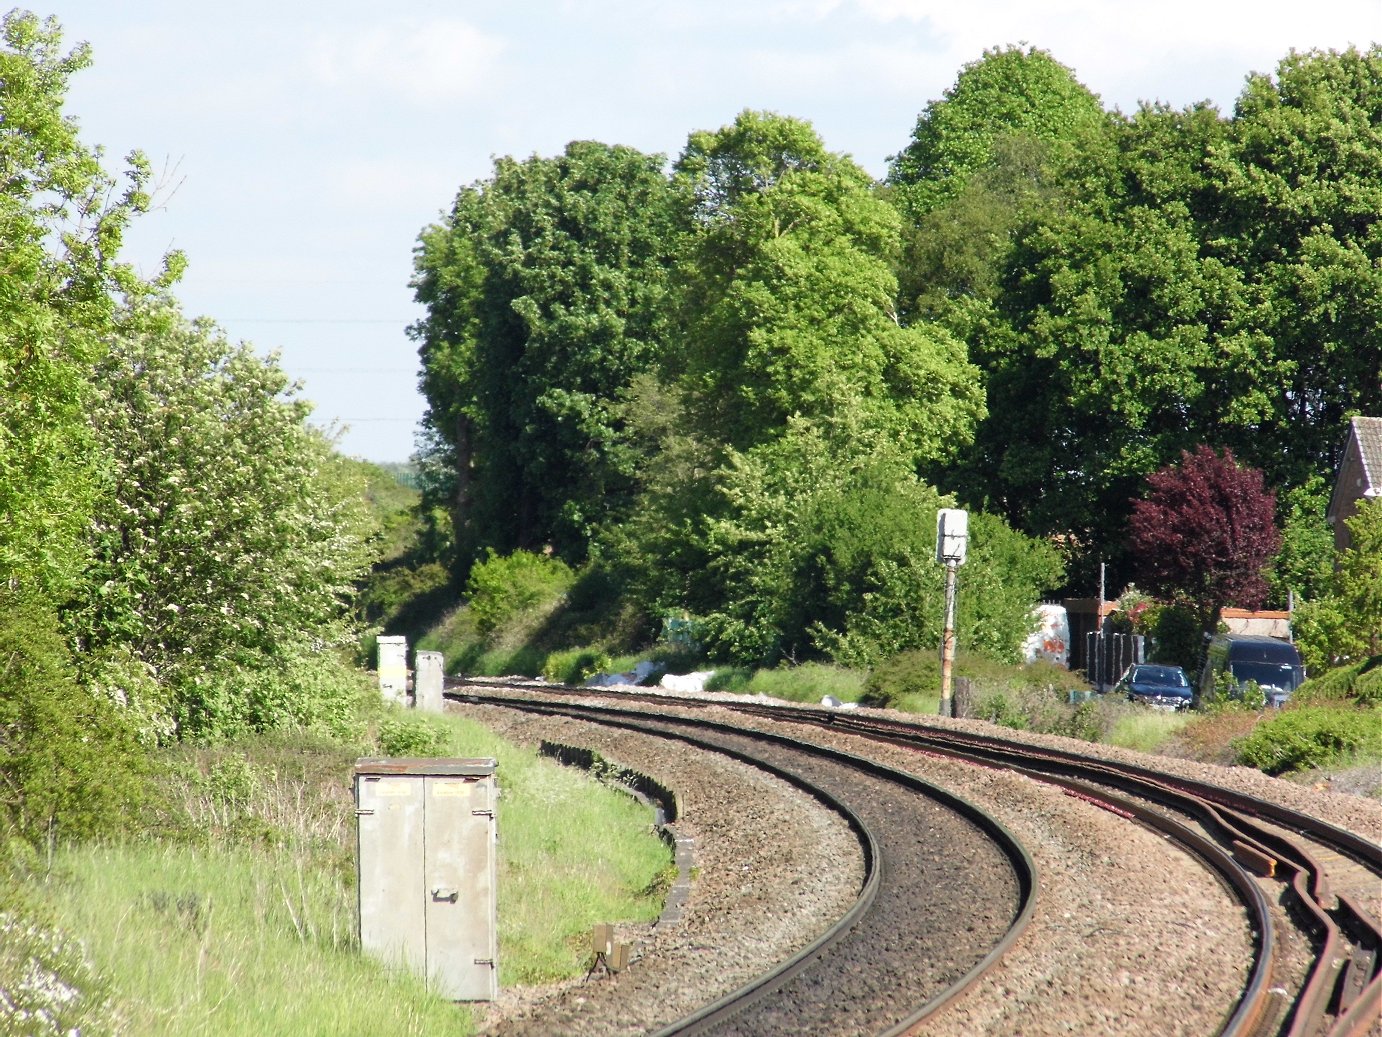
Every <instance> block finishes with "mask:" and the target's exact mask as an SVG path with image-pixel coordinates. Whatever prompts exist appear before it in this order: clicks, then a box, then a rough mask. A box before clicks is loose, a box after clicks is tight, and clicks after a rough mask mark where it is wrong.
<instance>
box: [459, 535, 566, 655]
mask: <svg viewBox="0 0 1382 1037" xmlns="http://www.w3.org/2000/svg"><path fill="white" fill-rule="evenodd" d="M575 582H576V577H575V574H574V573H572V571H571V568H570V567H569V566H568V565H567V564H566V563H565V562H563V561H561V560H560V559H558V558H549V557H546V556H545V555H538V554H533V553H532V552H530V551H515V552H514V553H513V554H511V555H507V556H504V557H500V556H499V555H497V554H495V552H494V550H493V549H492V548H491V549H490V551H489V553H488V555H487V557H486V558H485V560H484V561H481V562H477V563H475V565H474V567H473V568H472V569H471V570H470V577H469V579H468V580H467V581H466V596H467V598H468V600H469V603H470V612H471V615H472V617H473V618H474V622H475V629H476V630H477V631H478V632H479V633H480V634H481V635H482V636H487V635H489V634H491V633H493V632H494V631H495V630H497V629H498V628H499V627H501V626H506V625H508V624H509V623H510V621H511V620H513V619H516V618H518V617H522V616H525V615H530V614H533V613H541V612H544V611H548V610H550V608H551V607H552V606H554V605H556V604H557V603H558V602H559V601H560V600H561V599H562V598H563V597H564V596H565V595H566V594H567V592H568V591H570V590H571V587H572V585H573V584H574V583H575Z"/></svg>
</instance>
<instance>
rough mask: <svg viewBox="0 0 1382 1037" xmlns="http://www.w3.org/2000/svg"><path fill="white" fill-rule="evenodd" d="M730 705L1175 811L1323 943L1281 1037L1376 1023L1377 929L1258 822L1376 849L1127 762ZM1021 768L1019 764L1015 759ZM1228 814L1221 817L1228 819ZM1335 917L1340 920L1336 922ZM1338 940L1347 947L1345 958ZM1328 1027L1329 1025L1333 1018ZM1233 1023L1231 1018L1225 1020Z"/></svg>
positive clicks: (1336, 1036) (1358, 850)
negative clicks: (1286, 900)
mask: <svg viewBox="0 0 1382 1037" xmlns="http://www.w3.org/2000/svg"><path fill="white" fill-rule="evenodd" d="M728 708H730V709H734V710H736V711H739V712H747V713H751V714H752V715H755V716H766V717H770V718H772V719H774V720H782V721H791V720H793V719H796V720H798V721H801V720H806V721H808V722H811V723H817V724H821V725H823V726H827V727H832V728H836V729H839V730H844V731H850V732H853V733H856V734H859V735H861V736H863V737H869V738H875V739H882V740H886V741H889V742H892V743H894V744H900V745H903V746H904V747H905V746H908V745H910V746H912V747H918V746H924V747H925V748H926V749H927V750H929V751H932V752H943V753H946V754H947V755H952V756H962V757H968V758H975V759H980V760H982V761H983V762H985V763H987V764H992V763H994V762H995V761H997V762H1001V763H1002V764H1003V765H1004V766H1007V767H1009V768H1011V769H1014V770H1022V771H1024V772H1026V773H1029V774H1032V776H1034V777H1041V778H1043V780H1055V778H1054V776H1053V774H1052V769H1053V768H1057V769H1066V770H1070V771H1072V772H1075V773H1080V774H1084V775H1086V776H1087V777H1088V778H1089V779H1091V780H1093V781H1095V782H1098V783H1100V784H1112V785H1114V786H1116V787H1124V788H1132V789H1133V790H1134V791H1135V792H1136V794H1138V795H1140V796H1143V797H1144V798H1148V799H1152V800H1154V801H1158V802H1162V803H1165V804H1166V805H1168V806H1170V807H1171V808H1172V809H1176V810H1180V811H1182V812H1184V813H1188V814H1190V815H1191V816H1196V817H1198V819H1199V820H1200V822H1201V823H1202V824H1204V825H1205V826H1206V827H1207V828H1210V829H1212V830H1217V831H1220V832H1222V833H1224V834H1225V836H1226V840H1227V841H1228V842H1229V843H1230V844H1231V845H1232V846H1233V848H1234V850H1235V852H1236V853H1237V854H1238V855H1239V856H1242V857H1246V858H1248V859H1250V860H1252V861H1255V862H1256V863H1257V864H1258V865H1259V867H1260V868H1264V869H1265V871H1266V873H1267V874H1268V875H1269V876H1272V875H1274V874H1275V871H1276V869H1277V868H1278V867H1280V868H1282V869H1283V870H1285V871H1286V872H1288V873H1289V877H1290V881H1289V883H1287V884H1288V886H1289V888H1290V889H1291V890H1292V892H1293V893H1294V894H1295V896H1296V903H1297V906H1298V907H1299V909H1300V910H1301V911H1302V912H1303V913H1304V914H1305V915H1306V916H1307V925H1308V928H1310V929H1311V930H1313V932H1314V933H1315V935H1316V938H1317V940H1318V942H1319V945H1320V950H1319V953H1317V954H1316V956H1315V962H1314V965H1313V966H1312V968H1311V970H1310V974H1309V976H1308V977H1307V979H1306V982H1305V984H1304V985H1303V987H1302V988H1301V991H1300V994H1299V995H1298V996H1297V998H1296V999H1295V1001H1294V1003H1293V1004H1292V1005H1291V1008H1290V1011H1289V1013H1288V1016H1287V1028H1286V1030H1285V1031H1284V1032H1285V1034H1286V1037H1309V1035H1315V1034H1325V1035H1328V1037H1359V1035H1361V1034H1362V1033H1363V1032H1364V1031H1365V1030H1366V1029H1367V1028H1368V1026H1369V1025H1371V1024H1372V1023H1373V1022H1375V1021H1376V1018H1377V1013H1378V1009H1379V1006H1382V959H1380V956H1379V953H1378V948H1379V945H1382V928H1379V926H1378V923H1377V922H1376V921H1375V920H1373V919H1372V918H1371V917H1370V916H1369V915H1368V914H1367V913H1366V912H1365V911H1363V910H1361V909H1360V908H1359V907H1358V906H1357V905H1356V904H1355V903H1353V901H1352V900H1351V899H1349V898H1348V897H1346V896H1342V897H1338V898H1336V899H1337V906H1335V907H1332V908H1331V907H1330V906H1329V904H1328V899H1329V896H1330V894H1329V888H1328V878H1327V875H1326V873H1325V870H1324V868H1323V866H1321V865H1320V864H1319V862H1318V861H1316V860H1315V859H1314V857H1313V856H1312V855H1311V854H1309V853H1308V852H1307V851H1305V850H1304V849H1302V848H1301V847H1300V846H1298V845H1297V844H1296V843H1294V842H1292V841H1291V840H1289V839H1286V838H1285V837H1283V836H1281V835H1280V834H1279V833H1276V832H1273V831H1272V830H1270V829H1267V828H1264V827H1262V826H1261V825H1260V824H1258V823H1257V817H1258V816H1265V817H1267V818H1270V819H1271V821H1272V822H1273V823H1275V824H1278V825H1280V826H1282V827H1286V828H1290V829H1293V830H1295V831H1299V832H1301V833H1302V834H1305V835H1307V836H1308V837H1309V838H1311V839H1313V840H1315V841H1317V842H1320V843H1323V844H1324V845H1325V846H1327V847H1329V848H1330V849H1331V850H1334V851H1336V852H1340V853H1343V854H1345V855H1347V856H1350V857H1352V858H1354V859H1356V860H1358V861H1359V862H1360V863H1362V864H1363V865H1364V866H1365V867H1367V868H1369V869H1371V870H1372V871H1373V872H1374V873H1377V874H1382V847H1379V846H1377V845H1376V844H1374V843H1371V842H1369V841H1368V840H1366V839H1363V838H1362V837H1360V836H1358V835H1356V834H1355V833H1353V832H1349V831H1347V830H1346V829H1342V828H1339V827H1338V826H1335V825H1332V824H1329V823H1328V822H1325V821H1321V820H1319V819H1317V818H1312V817H1310V816H1309V815H1305V814H1299V813H1297V812H1295V811H1292V810H1289V809H1287V808H1285V807H1281V806H1280V805H1278V804H1275V803H1271V802H1269V801H1265V800H1259V799H1257V798H1255V797H1251V796H1247V795H1245V794H1242V793H1238V792H1234V791H1232V790H1230V789H1224V788H1222V787H1220V786H1216V785H1211V784H1208V783H1205V782H1199V781H1195V780H1193V779H1181V778H1177V777H1172V776H1169V775H1165V774H1162V773H1160V772H1157V771H1154V770H1151V769H1150V768H1144V767H1140V766H1137V765H1133V764H1112V763H1109V762H1107V761H1093V760H1091V759H1089V758H1088V757H1083V756H1079V755H1077V754H1074V753H1067V752H1064V751H1062V750H1058V749H1051V748H1048V747H1034V746H1031V745H1027V744H1019V743H1014V742H1011V741H1009V740H1006V739H1003V738H999V737H994V736H987V735H981V734H974V733H970V732H955V731H950V730H938V729H929V728H927V729H923V728H920V727H918V726H916V725H912V724H907V723H904V722H901V721H892V722H890V721H883V720H876V719H873V718H863V717H850V716H847V715H842V714H840V713H839V712H837V711H827V710H818V709H812V708H809V707H808V708H805V709H789V710H787V711H782V710H773V709H769V708H764V707H758V706H745V705H739V704H729V705H728ZM1018 761H1021V762H1018ZM1226 811H1227V814H1226V813H1225V812H1226ZM1336 916H1337V917H1336ZM1344 933H1348V937H1349V941H1350V942H1351V944H1352V950H1351V953H1346V951H1345V940H1344ZM1263 964H1264V963H1263V962H1261V961H1259V967H1258V968H1257V969H1256V970H1255V973H1256V974H1255V976H1254V980H1253V983H1252V984H1250V986H1249V988H1248V989H1247V990H1246V991H1245V999H1247V1000H1248V1001H1249V1002H1256V1003H1255V1004H1252V1003H1250V1004H1248V1005H1247V1006H1246V1007H1247V1008H1248V1009H1249V1010H1248V1011H1246V1012H1244V1013H1241V1015H1242V1019H1241V1020H1239V1021H1237V1022H1234V1023H1233V1025H1234V1027H1235V1028H1234V1029H1225V1030H1224V1031H1222V1032H1223V1033H1225V1034H1228V1033H1232V1032H1239V1033H1248V1032H1251V1028H1252V1027H1253V1026H1255V1025H1256V1024H1257V1023H1258V1022H1259V1021H1260V1020H1261V1018H1262V1017H1263V1014H1264V1013H1265V1005H1266V997H1267V990H1266V983H1267V980H1268V978H1269V970H1267V969H1265V968H1264V967H1261V966H1262V965H1263ZM1331 1014H1332V1016H1333V1023H1332V1024H1330V1022H1329V1019H1330V1016H1331ZM1231 1022H1233V1021H1231Z"/></svg>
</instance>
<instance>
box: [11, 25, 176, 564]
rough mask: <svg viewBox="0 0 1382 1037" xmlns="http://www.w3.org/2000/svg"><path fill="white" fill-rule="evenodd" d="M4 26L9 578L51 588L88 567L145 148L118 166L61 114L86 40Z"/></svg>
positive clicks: (132, 284) (142, 197)
mask: <svg viewBox="0 0 1382 1037" xmlns="http://www.w3.org/2000/svg"><path fill="white" fill-rule="evenodd" d="M0 32H2V33H3V38H0V185H3V186H0V255H3V257H4V260H3V264H0V581H3V580H23V581H24V582H26V583H30V584H34V585H39V586H51V585H53V584H56V583H61V582H62V581H65V580H68V579H71V578H72V576H73V574H74V573H75V571H76V570H77V569H78V568H79V567H80V564H81V559H80V553H79V550H78V548H77V542H78V540H79V537H80V533H81V530H82V527H83V525H84V524H85V517H86V509H87V507H88V505H89V502H90V495H91V492H92V491H91V487H90V482H89V477H90V474H91V473H90V470H89V468H88V465H87V459H88V442H87V438H86V422H85V419H84V414H83V411H84V408H85V403H86V393H87V390H88V388H89V382H88V379H87V372H88V370H89V368H90V365H91V364H92V363H93V362H95V361H96V360H97V359H98V358H99V357H100V355H101V353H102V350H103V348H104V341H105V336H106V335H108V334H109V332H110V331H111V329H112V328H113V326H114V321H115V315H116V300H117V298H118V297H119V296H120V295H121V294H125V293H138V292H140V291H142V290H143V289H144V288H145V287H146V286H144V285H142V284H141V283H140V281H139V280H138V279H137V278H136V277H135V275H134V273H133V272H132V270H131V268H130V267H129V266H128V265H125V264H122V263H121V262H120V261H119V258H118V253H119V248H120V243H121V239H122V236H123V234H124V232H125V229H126V227H127V226H128V224H129V221H130V220H131V218H133V217H134V216H135V215H137V214H138V213H139V212H141V211H142V210H144V209H145V208H146V207H147V205H148V201H149V199H148V194H147V190H146V189H147V184H148V179H149V171H148V166H147V163H146V162H145V161H144V159H143V157H142V156H141V155H140V154H138V153H137V152H136V153H133V154H131V155H130V156H129V157H128V159H127V161H128V168H127V169H126V171H125V173H124V176H123V182H122V180H121V179H117V178H116V177H115V176H113V175H112V174H110V173H108V172H107V171H106V170H105V169H104V168H103V166H102V164H101V159H102V155H101V152H100V150H99V149H96V148H92V147H89V146H87V145H85V144H83V143H82V141H81V140H80V138H79V137H78V135H77V126H76V124H75V122H73V120H72V119H70V118H68V117H67V116H66V115H65V114H64V105H65V103H66V95H67V88H68V81H69V79H70V78H71V77H72V76H73V75H74V74H75V73H77V72H79V71H80V70H81V69H83V68H85V67H87V65H89V64H90V60H91V59H90V53H89V50H88V49H87V48H86V47H84V46H79V47H76V48H74V49H73V50H72V51H70V52H69V53H66V54H64V53H63V52H62V37H61V32H60V30H59V27H58V24H57V22H56V21H55V20H54V19H51V18H50V19H48V20H46V21H40V20H39V19H38V18H37V17H36V16H34V15H32V14H28V13H26V12H22V11H18V10H15V11H11V12H10V13H9V14H7V15H5V16H4V20H3V23H2V25H0ZM179 263H180V259H179V257H177V256H170V258H169V268H168V272H167V273H168V277H169V278H171V277H172V276H174V275H175V273H176V270H177V268H178V265H179Z"/></svg>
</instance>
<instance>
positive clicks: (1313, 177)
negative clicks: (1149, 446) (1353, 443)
mask: <svg viewBox="0 0 1382 1037" xmlns="http://www.w3.org/2000/svg"><path fill="white" fill-rule="evenodd" d="M1206 164H1207V166H1208V168H1209V170H1210V171H1211V172H1212V174H1213V179H1212V188H1213V191H1212V198H1211V203H1212V205H1213V207H1214V210H1215V213H1216V217H1217V219H1216V223H1217V224H1218V225H1217V226H1216V240H1215V242H1214V247H1215V250H1216V252H1217V253H1219V254H1221V255H1222V258H1223V261H1224V262H1225V263H1227V264H1230V265H1232V266H1233V267H1234V268H1235V269H1237V270H1239V271H1241V273H1242V276H1243V279H1244V281H1245V283H1246V285H1247V289H1248V300H1249V306H1250V308H1249V311H1248V312H1247V314H1246V315H1245V316H1244V319H1243V321H1242V324H1243V326H1244V327H1245V328H1246V329H1248V330H1250V332H1251V333H1252V334H1253V335H1254V338H1255V341H1256V343H1257V345H1258V348H1257V349H1256V350H1255V351H1254V355H1252V356H1244V357H1242V358H1241V359H1242V361H1243V362H1244V366H1245V370H1244V373H1243V375H1242V376H1240V378H1239V379H1238V380H1237V381H1232V382H1229V383H1228V384H1227V385H1226V386H1225V388H1226V391H1225V392H1224V393H1223V396H1222V399H1221V406H1220V410H1221V411H1222V412H1223V413H1224V415H1225V416H1226V417H1227V418H1228V421H1227V422H1226V424H1227V425H1228V428H1226V429H1225V430H1224V436H1223V440H1222V441H1224V442H1228V443H1229V444H1231V445H1233V446H1234V447H1235V449H1236V450H1237V451H1238V453H1239V454H1240V455H1241V456H1243V457H1245V458H1250V459H1251V460H1252V462H1253V463H1254V464H1257V465H1260V466H1261V467H1262V468H1263V469H1264V470H1266V471H1267V473H1268V476H1269V478H1270V479H1271V480H1272V481H1273V482H1274V483H1277V484H1279V485H1289V486H1300V485H1303V484H1304V483H1305V481H1306V480H1308V479H1309V478H1310V477H1311V476H1312V475H1315V474H1317V473H1319V472H1321V471H1331V470H1333V469H1334V468H1335V467H1336V466H1337V462H1338V460H1339V457H1338V450H1339V447H1340V443H1341V442H1342V437H1341V435H1340V430H1341V429H1343V428H1344V427H1345V425H1346V423H1347V421H1348V419H1349V418H1350V417H1352V416H1353V415H1355V414H1359V413H1362V414H1377V413H1382V378H1379V374H1378V372H1379V371H1380V370H1382V222H1379V215H1380V214H1382V45H1379V44H1373V45H1372V46H1371V47H1369V48H1368V49H1367V50H1363V51H1360V50H1357V49H1353V48H1350V49H1349V50H1346V51H1343V52H1334V51H1309V52H1305V53H1292V54H1290V55H1288V56H1287V57H1285V58H1283V59H1282V61H1281V62H1280V63H1279V64H1278V66H1277V70H1276V76H1275V78H1273V77H1271V76H1266V75H1254V76H1251V77H1250V78H1249V79H1248V82H1247V85H1246V87H1245V88H1244V90H1243V93H1242V95H1241V96H1240V97H1239V99H1238V103H1237V106H1236V107H1235V109H1234V115H1233V120H1232V125H1231V133H1230V135H1229V137H1228V140H1227V141H1226V142H1225V146H1223V147H1218V148H1215V149H1214V150H1213V151H1211V152H1210V153H1209V154H1208V155H1207V158H1206Z"/></svg>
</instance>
